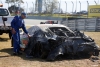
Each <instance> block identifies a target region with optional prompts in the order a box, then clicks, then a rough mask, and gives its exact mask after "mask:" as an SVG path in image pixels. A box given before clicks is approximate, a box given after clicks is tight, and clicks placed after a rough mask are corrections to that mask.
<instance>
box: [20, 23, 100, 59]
mask: <svg viewBox="0 0 100 67" xmlns="http://www.w3.org/2000/svg"><path fill="white" fill-rule="evenodd" d="M28 32H29V35H31V37H30V38H29V40H27V41H28V42H27V43H26V44H27V45H26V46H25V49H24V51H25V52H26V54H28V55H32V56H34V57H39V58H45V59H47V60H55V59H56V58H57V57H58V56H60V55H66V57H67V56H69V55H72V57H75V56H77V57H88V58H89V57H91V56H92V55H94V56H98V55H99V51H100V48H99V46H98V45H97V44H96V43H95V41H94V40H93V39H92V38H91V37H89V36H87V35H85V34H84V33H82V32H80V31H79V30H75V31H72V30H70V29H69V28H68V27H66V26H64V25H60V24H42V25H41V24H40V25H35V26H32V27H30V28H29V29H28ZM23 35H25V34H23ZM21 37H22V35H21ZM21 40H23V38H21Z"/></svg>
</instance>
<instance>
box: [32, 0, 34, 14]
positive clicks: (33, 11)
mask: <svg viewBox="0 0 100 67" xmlns="http://www.w3.org/2000/svg"><path fill="white" fill-rule="evenodd" d="M32 4H33V13H34V3H33V2H32Z"/></svg>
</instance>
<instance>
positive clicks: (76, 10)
mask: <svg viewBox="0 0 100 67" xmlns="http://www.w3.org/2000/svg"><path fill="white" fill-rule="evenodd" d="M76 12H77V0H76V9H75V13H76Z"/></svg>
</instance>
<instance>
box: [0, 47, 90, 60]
mask: <svg viewBox="0 0 100 67" xmlns="http://www.w3.org/2000/svg"><path fill="white" fill-rule="evenodd" d="M0 52H1V54H2V52H3V53H8V54H9V55H4V56H0V58H3V57H9V56H10V57H11V56H15V55H13V48H5V49H1V50H0ZM17 56H18V57H21V58H22V59H23V60H28V61H40V62H47V61H46V59H41V58H34V57H32V58H27V57H26V55H25V53H24V52H22V55H17ZM80 59H89V58H79V57H75V58H73V56H72V57H71V56H69V57H68V56H67V57H66V56H59V57H57V59H56V60H55V61H62V60H69V61H71V60H80ZM55 61H48V62H55Z"/></svg>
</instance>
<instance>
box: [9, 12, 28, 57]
mask: <svg viewBox="0 0 100 67" xmlns="http://www.w3.org/2000/svg"><path fill="white" fill-rule="evenodd" d="M25 18H26V13H21V16H15V17H14V19H13V20H12V22H11V27H12V31H11V32H12V37H13V47H14V53H13V54H14V55H19V54H21V53H20V52H19V51H20V32H19V29H20V28H22V29H23V31H24V32H25V33H26V34H27V36H28V37H29V35H28V32H27V30H26V27H25V24H24V20H23V19H25Z"/></svg>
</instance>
